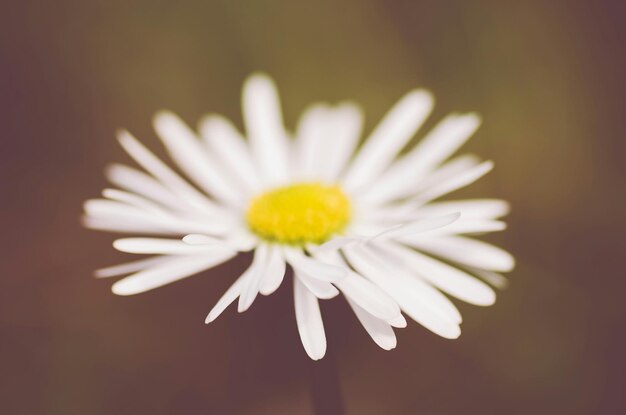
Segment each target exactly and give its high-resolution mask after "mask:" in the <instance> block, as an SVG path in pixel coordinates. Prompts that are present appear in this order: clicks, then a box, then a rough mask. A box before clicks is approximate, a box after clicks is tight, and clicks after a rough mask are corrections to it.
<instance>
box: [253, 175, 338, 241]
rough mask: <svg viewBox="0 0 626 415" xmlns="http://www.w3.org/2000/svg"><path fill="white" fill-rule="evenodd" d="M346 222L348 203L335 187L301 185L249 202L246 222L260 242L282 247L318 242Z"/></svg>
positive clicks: (325, 238)
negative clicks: (265, 241)
mask: <svg viewBox="0 0 626 415" xmlns="http://www.w3.org/2000/svg"><path fill="white" fill-rule="evenodd" d="M349 219H350V201H349V200H348V198H347V197H346V195H345V194H344V193H343V192H342V191H341V189H340V188H339V187H338V186H326V185H323V184H319V183H302V184H295V185H291V186H286V187H280V188H277V189H274V190H270V191H268V192H265V193H263V194H261V195H259V196H257V197H256V198H254V199H252V201H251V202H250V206H249V208H248V211H247V212H246V220H247V221H248V226H250V229H252V231H253V232H255V233H256V234H257V235H259V236H261V237H262V238H263V239H266V240H270V241H274V242H280V243H285V244H303V243H307V242H313V243H322V242H324V241H326V240H327V239H329V238H330V237H331V236H332V235H333V234H335V233H338V232H341V230H342V229H343V228H344V227H345V225H346V224H347V223H348V220H349Z"/></svg>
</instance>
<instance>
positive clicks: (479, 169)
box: [413, 161, 493, 204]
mask: <svg viewBox="0 0 626 415" xmlns="http://www.w3.org/2000/svg"><path fill="white" fill-rule="evenodd" d="M491 169H493V162H491V161H485V162H483V163H481V164H479V165H478V166H476V167H474V168H471V169H469V170H468V171H466V172H464V173H463V174H459V175H457V176H454V177H452V178H450V179H448V180H445V181H443V182H440V183H438V184H436V185H434V186H432V187H430V188H428V189H426V190H424V191H423V192H421V193H420V194H419V195H418V196H417V197H415V198H414V199H413V200H415V201H416V202H417V203H419V204H426V203H427V202H430V201H431V200H434V199H436V198H438V197H441V196H443V195H446V194H448V193H451V192H453V191H455V190H458V189H461V188H463V187H465V186H468V185H470V184H472V183H474V182H475V181H476V180H478V179H480V178H481V177H483V176H484V175H485V174H487V173H489V172H490V171H491Z"/></svg>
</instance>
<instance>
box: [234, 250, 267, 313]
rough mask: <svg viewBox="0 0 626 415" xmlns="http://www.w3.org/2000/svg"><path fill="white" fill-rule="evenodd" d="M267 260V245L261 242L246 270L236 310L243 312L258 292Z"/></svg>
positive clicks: (265, 270)
mask: <svg viewBox="0 0 626 415" xmlns="http://www.w3.org/2000/svg"><path fill="white" fill-rule="evenodd" d="M268 261H269V250H268V246H267V245H266V244H261V245H259V246H258V247H257V249H256V250H255V251H254V259H253V260H252V264H251V265H250V268H248V270H249V272H248V271H246V273H247V274H248V275H247V276H246V283H245V285H244V286H243V288H242V290H241V295H240V296H239V304H238V306H237V311H238V312H240V313H243V312H244V311H246V310H247V309H248V308H250V306H251V305H252V303H253V302H254V300H255V298H256V297H257V295H258V294H259V288H260V287H261V281H263V278H264V277H265V273H266V272H267V265H268Z"/></svg>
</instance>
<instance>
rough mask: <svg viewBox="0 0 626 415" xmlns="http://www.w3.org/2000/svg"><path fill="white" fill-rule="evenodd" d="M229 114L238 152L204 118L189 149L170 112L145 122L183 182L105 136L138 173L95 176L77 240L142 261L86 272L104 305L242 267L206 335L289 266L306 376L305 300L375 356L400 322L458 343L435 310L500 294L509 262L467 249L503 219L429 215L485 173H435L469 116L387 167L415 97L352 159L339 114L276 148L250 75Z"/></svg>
mask: <svg viewBox="0 0 626 415" xmlns="http://www.w3.org/2000/svg"><path fill="white" fill-rule="evenodd" d="M242 106H243V119H244V123H245V130H246V134H245V135H246V136H247V139H245V138H244V136H243V135H242V134H241V133H240V132H239V131H238V130H237V128H236V127H235V126H234V125H233V124H232V123H231V122H230V121H229V120H227V119H226V118H224V117H222V116H219V115H209V116H207V117H205V118H204V119H202V120H201V122H200V124H199V128H198V133H197V132H196V131H194V130H192V129H191V128H190V127H188V126H187V125H186V124H185V123H184V122H183V121H182V120H181V119H180V118H178V117H177V116H176V115H174V114H172V113H170V112H159V113H158V114H157V115H156V116H155V118H154V128H155V130H156V132H157V134H158V136H159V138H160V139H161V141H162V142H163V144H164V145H165V148H166V150H167V152H168V153H169V155H170V156H171V158H172V160H173V161H174V163H175V164H176V165H177V167H178V169H180V172H182V173H183V174H184V175H185V176H187V177H186V178H183V177H182V176H181V175H180V174H179V173H177V172H176V171H174V170H173V169H172V168H170V167H169V166H168V165H166V164H165V163H163V162H162V161H161V160H160V159H159V158H157V157H156V156H155V155H154V154H153V153H152V152H150V150H148V149H147V148H146V147H144V146H143V145H142V144H141V143H140V142H139V141H138V140H137V139H135V138H134V137H133V136H132V135H131V134H130V133H129V132H127V131H120V132H119V133H118V139H119V141H120V143H121V145H122V146H123V148H124V149H125V150H126V151H127V152H128V154H129V155H130V156H131V157H132V158H133V159H134V160H135V162H137V164H138V165H139V166H141V167H142V168H143V171H142V170H139V169H136V168H134V167H128V166H124V165H118V164H115V165H113V166H111V167H109V168H108V170H107V171H106V175H107V177H108V179H109V180H110V182H111V183H112V184H113V185H114V186H115V187H116V188H115V189H114V188H111V189H105V190H104V191H103V193H102V194H103V198H102V199H95V200H89V201H87V202H86V203H85V206H84V208H85V216H84V218H83V219H84V224H85V225H86V226H87V227H89V228H92V229H99V230H105V231H112V232H121V233H127V234H135V235H141V236H139V237H130V238H122V239H118V240H116V241H115V242H114V243H113V246H114V247H115V248H116V249H117V250H119V251H122V252H128V253H132V254H144V255H150V256H149V257H147V258H143V259H140V260H137V261H133V262H129V263H125V264H121V265H117V266H112V267H108V268H104V269H100V270H98V271H96V275H97V276H98V277H113V276H120V275H127V276H126V277H125V278H123V279H121V280H119V281H117V282H116V283H115V284H113V287H112V290H113V292H114V293H115V294H118V295H132V294H138V293H142V292H145V291H148V290H152V289H154V288H157V287H161V286H163V285H166V284H169V283H172V282H175V281H178V280H180V279H183V278H186V277H189V276H191V275H193V274H197V273H199V272H201V271H204V270H207V269H209V268H211V267H214V266H216V265H218V264H221V263H223V262H225V261H228V260H230V259H232V258H234V257H235V256H237V255H238V254H239V253H242V252H247V251H253V259H252V262H251V264H250V266H249V268H248V269H247V270H246V271H245V272H244V273H243V274H242V275H241V276H239V277H238V278H237V279H236V280H235V281H234V283H233V284H232V286H231V287H230V288H229V289H228V290H227V291H226V293H224V295H223V296H222V297H221V298H220V299H219V301H218V302H217V304H216V305H215V306H214V307H213V309H212V310H211V311H210V312H209V314H208V316H207V317H206V322H207V323H209V322H211V321H213V320H215V319H216V318H217V317H218V316H219V315H220V314H221V313H222V312H223V311H224V310H225V309H226V308H227V307H228V306H229V305H230V304H231V303H233V302H235V300H237V299H238V304H237V310H238V311H239V312H243V311H245V310H247V309H248V308H249V307H250V306H251V305H252V303H253V302H254V300H255V298H256V297H257V296H258V294H262V295H269V294H271V293H273V292H274V291H275V290H276V289H278V287H279V286H280V285H281V283H282V281H283V278H284V276H285V272H286V268H287V265H289V266H290V267H291V268H292V269H293V276H294V278H293V279H294V280H293V287H294V305H295V315H296V321H297V327H298V332H299V334H300V338H301V340H302V344H303V346H304V349H305V350H306V352H307V354H308V355H309V356H310V357H311V358H312V359H314V360H317V359H320V358H322V357H323V356H324V354H325V352H326V337H325V334H324V326H323V322H322V316H321V312H320V306H319V299H330V298H333V297H335V296H337V295H338V294H342V295H343V296H344V297H345V298H346V300H347V302H348V304H349V305H350V307H351V308H352V309H353V310H354V313H355V315H356V317H357V319H358V320H359V321H360V323H361V324H362V325H363V327H364V328H365V330H366V331H367V333H369V335H370V336H371V337H372V339H373V340H374V341H375V342H376V343H377V344H378V345H379V346H380V347H382V348H383V349H387V350H389V349H393V348H394V347H395V346H396V337H395V334H394V328H401V327H405V326H406V325H407V322H406V320H405V318H404V316H405V315H406V316H408V317H410V318H411V319H412V320H414V321H416V322H417V323H419V324H421V325H422V326H424V327H426V328H427V329H429V330H430V331H432V332H434V333H436V334H438V335H440V336H442V337H445V338H450V339H452V338H456V337H458V336H459V335H460V332H461V331H460V327H459V325H460V324H461V315H460V314H459V311H458V310H457V308H456V307H455V305H454V304H453V303H452V302H451V301H450V300H449V299H448V297H447V296H446V295H444V294H448V295H450V296H452V297H456V298H457V299H459V300H462V301H465V302H468V303H471V304H475V305H480V306H487V305H491V304H493V303H494V301H495V293H494V290H493V289H492V288H491V287H490V286H489V285H488V284H486V283H485V281H486V282H488V283H490V284H491V285H493V286H496V287H498V286H502V285H503V284H504V283H505V279H504V277H503V276H502V275H501V274H499V272H506V271H510V270H511V269H512V268H513V265H514V260H513V258H512V257H511V255H510V254H508V253H507V252H505V251H503V250H502V249H500V248H498V247H495V246H493V245H490V244H487V243H485V242H482V241H479V240H476V239H474V238H473V237H472V236H471V235H475V234H483V233H487V232H493V231H500V230H503V229H504V228H505V224H504V223H503V222H501V221H500V220H498V218H500V217H501V216H503V215H505V214H506V213H507V211H508V205H507V203H506V202H504V201H502V200H497V199H475V200H461V201H445V202H434V200H435V199H437V198H439V197H441V196H444V195H446V194H448V193H450V192H453V191H454V190H457V189H459V188H462V187H464V186H467V185H469V184H471V183H472V182H474V181H475V180H477V179H479V178H480V177H482V176H483V175H484V174H486V173H487V172H489V171H490V170H491V168H492V167H493V164H492V163H491V162H490V161H485V162H481V161H480V160H479V159H478V158H477V157H475V156H472V155H465V156H460V157H456V158H453V159H451V160H448V159H449V158H450V156H451V155H452V154H453V153H455V152H456V150H457V149H458V148H459V147H460V146H461V145H462V144H463V143H464V142H465V141H466V140H467V139H468V138H469V137H470V136H471V135H472V134H473V133H474V132H475V131H476V129H477V128H478V126H479V124H480V118H479V117H478V116H477V115H476V114H473V113H470V114H452V115H449V116H448V117H446V118H445V119H443V120H442V121H441V122H440V123H439V124H437V125H436V126H435V127H434V128H433V129H432V130H430V131H429V132H428V133H427V134H425V136H424V137H423V138H422V140H421V141H420V142H419V143H418V144H417V145H416V146H414V147H413V148H411V149H408V150H407V151H405V152H402V151H403V149H404V148H405V147H406V146H407V144H408V142H409V141H410V140H411V138H412V137H413V136H414V135H415V134H416V132H417V130H418V129H419V128H420V126H421V125H422V123H423V122H424V121H425V119H426V118H427V116H428V115H429V113H430V111H431V109H432V106H433V98H432V96H431V94H430V93H428V92H426V91H424V90H414V91H411V92H409V93H408V94H406V95H405V96H404V97H402V98H401V99H400V101H399V102H398V103H397V104H396V105H395V106H394V107H393V108H392V109H391V110H390V111H389V112H388V113H387V114H386V115H385V116H384V118H383V119H382V121H381V122H380V123H379V124H378V126H377V127H376V128H375V129H374V130H373V131H372V132H371V133H370V135H369V137H368V138H367V140H365V141H364V143H363V145H362V146H361V147H360V148H359V149H357V145H358V142H359V137H360V135H361V128H362V124H363V116H362V113H361V111H360V109H359V107H357V106H356V105H355V104H353V103H350V102H345V103H340V104H339V105H334V106H333V105H328V104H324V103H319V104H314V105H312V106H310V107H309V108H308V109H307V110H306V111H305V112H304V114H303V115H302V117H301V118H300V120H299V122H298V125H297V128H296V130H295V133H293V134H291V133H290V132H288V131H287V130H286V129H285V127H284V124H283V120H282V114H281V107H280V102H279V97H278V93H277V90H276V87H275V85H274V83H273V82H272V81H271V80H270V79H269V78H268V77H267V76H265V75H262V74H255V75H253V76H251V77H249V78H248V79H247V80H246V82H245V84H244V87H243V96H242ZM401 152H402V153H401Z"/></svg>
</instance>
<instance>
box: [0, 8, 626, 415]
mask: <svg viewBox="0 0 626 415" xmlns="http://www.w3.org/2000/svg"><path fill="white" fill-rule="evenodd" d="M622 4H623V2H618V1H616V2H609V1H595V2H592V1H586V2H583V1H525V2H496V1H477V2H465V1H463V2H461V1H445V2H435V1H427V2H418V1H394V2H391V1H389V2H384V1H377V0H346V1H342V2H336V1H328V0H322V1H318V2H299V1H263V2H262V1H256V2H255V1H248V2H244V1H226V0H223V1H213V2H208V1H197V2H178V1H176V2H175V1H108V2H106V1H71V0H59V1H37V2H35V1H20V2H13V3H7V4H5V5H4V7H3V11H2V15H1V17H0V31H1V32H2V36H0V47H1V49H0V52H1V53H0V87H1V88H0V91H1V92H0V105H1V110H2V111H1V114H2V120H1V121H2V133H1V134H0V137H1V139H2V151H1V153H0V169H1V173H2V188H1V191H2V204H1V205H2V220H3V226H2V229H3V236H4V237H3V238H2V239H3V240H4V242H3V260H2V264H1V265H0V267H1V272H0V356H1V357H0V360H1V364H0V412H1V413H6V414H173V413H176V414H196V413H198V414H199V413H202V414H207V413H208V414H283V413H284V414H310V413H311V409H310V407H311V399H310V394H309V384H308V382H309V381H308V377H309V373H310V371H311V367H310V366H311V363H310V362H309V361H308V358H307V357H306V354H305V353H304V351H303V350H302V347H301V345H300V344H299V339H298V335H297V331H296V326H295V318H294V315H293V304H292V299H291V288H290V284H289V283H288V284H285V285H284V286H283V287H281V289H280V290H279V291H278V292H277V293H276V294H275V295H273V296H271V297H269V298H261V299H260V300H259V301H257V302H256V303H255V305H254V306H253V307H252V309H251V310H250V311H249V312H248V313H245V314H243V315H238V314H237V313H236V312H235V311H234V310H232V309H229V310H228V311H227V312H226V313H225V314H224V315H223V316H222V317H221V318H220V319H219V320H218V321H216V322H215V323H213V324H212V325H210V326H208V327H207V326H205V325H204V324H203V319H204V316H205V315H206V313H207V312H208V310H210V308H211V307H212V306H213V304H214V303H215V302H216V301H217V299H218V298H219V297H220V296H221V294H222V292H223V291H224V290H225V289H226V288H227V287H228V286H229V284H230V283H231V281H232V280H233V278H234V277H235V275H238V274H237V273H238V272H240V271H241V270H242V269H244V268H245V266H246V261H247V260H248V259H246V258H244V259H241V260H239V261H236V262H233V263H230V264H227V265H224V266H222V267H220V268H217V269H215V270H212V271H210V272H206V273H204V274H201V275H200V276H196V277H193V278H190V279H188V280H185V281H183V282H180V283H177V284H173V285H171V286H168V287H167V288H162V289H159V290H156V291H153V292H149V293H145V294H142V295H139V296H136V297H128V298H122V297H116V296H114V295H112V294H111V293H110V284H111V281H110V280H95V279H93V278H92V277H91V275H92V270H93V269H95V268H98V267H101V266H105V265H109V264H114V263H116V262H121V261H123V260H125V259H126V256H124V255H123V254H120V253H116V252H114V251H113V249H112V248H111V246H110V243H111V241H112V240H113V239H114V236H113V235H107V234H102V233H95V232H90V231H86V230H84V229H82V228H81V227H80V226H79V220H78V219H79V216H80V210H81V203H82V201H83V200H85V199H87V198H90V197H94V196H97V195H98V193H99V191H100V190H101V189H102V188H103V187H104V186H105V181H104V178H103V175H102V170H103V168H104V167H105V166H106V165H107V164H108V163H110V162H113V161H122V162H128V161H129V159H128V157H127V156H126V155H125V154H123V152H122V150H121V149H120V148H119V147H118V146H117V143H116V141H115V139H114V131H115V130H116V129H117V128H119V127H126V128H128V129H130V130H131V131H132V132H133V133H134V134H136V135H137V136H138V137H140V138H141V139H142V140H143V141H144V143H146V144H148V145H149V146H150V147H151V148H152V149H155V150H156V151H157V153H158V154H163V153H162V151H161V148H160V145H159V143H158V142H157V140H156V137H155V134H154V133H153V131H152V130H151V125H150V124H151V117H152V115H153V113H154V112H155V111H157V110H158V109H161V108H167V109H171V110H173V111H175V112H177V113H179V114H180V115H181V116H182V117H183V118H184V119H186V120H187V121H188V122H190V123H192V124H195V122H196V121H197V120H198V119H199V117H200V116H201V115H203V114H205V113H207V112H211V111H215V112H220V113H223V114H225V115H227V116H229V117H231V118H232V119H234V120H235V121H236V122H237V123H238V124H239V125H241V115H240V110H239V94H240V88H241V83H242V81H243V79H244V78H245V76H246V75H247V74H249V73H250V72H252V71H254V70H263V71H266V72H268V73H269V74H271V75H272V76H273V77H274V78H275V79H276V81H277V83H278V85H279V88H280V89H281V93H282V100H283V105H284V110H285V114H286V115H285V119H286V122H287V124H288V125H289V126H290V127H293V126H294V124H295V121H296V120H297V116H298V114H299V113H300V112H301V111H302V110H303V109H304V107H305V106H306V105H307V104H308V103H310V102H311V101H315V100H326V101H338V100H343V99H346V98H351V99H355V100H356V101H358V102H359V103H361V104H362V106H363V107H364V109H365V112H366V117H367V130H369V129H371V127H372V126H373V125H374V124H375V123H376V122H377V121H378V120H379V119H380V117H381V116H382V115H383V114H384V112H385V111H386V110H387V109H388V108H389V107H390V106H391V105H392V104H393V103H394V102H395V101H396V100H397V99H398V98H399V97H400V96H401V95H402V94H403V93H405V92H406V91H408V90H409V89H411V88H414V87H418V86H422V87H426V88H428V89H430V90H431V91H433V92H434V94H435V96H436V98H437V107H436V110H435V112H434V114H433V116H432V117H431V119H430V121H429V124H428V126H432V125H433V124H434V123H435V122H436V121H437V120H438V119H439V118H441V117H442V116H443V115H445V114H446V113H448V112H450V111H455V110H459V111H470V110H476V111H478V112H480V113H481V114H482V115H483V118H484V123H483V127H481V129H480V130H479V132H478V133H477V134H476V136H475V137H474V138H473V140H472V141H471V142H470V143H469V144H468V145H467V146H466V147H465V148H464V151H470V152H476V153H478V154H480V155H481V156H483V157H484V158H487V159H493V160H494V161H495V162H496V169H495V171H494V172H493V173H491V174H490V175H488V176H487V177H486V178H485V179H483V180H482V181H481V182H480V183H477V184H476V185H474V186H472V187H471V188H470V189H466V190H463V191H461V192H458V193H457V194H455V195H454V196H458V197H464V196H484V197H487V196H489V197H501V198H505V199H507V200H509V201H510V202H511V203H512V206H513V212H512V214H511V216H510V217H509V218H508V221H509V224H510V227H509V229H508V230H507V231H506V232H505V233H503V234H499V235H495V236H493V237H490V238H488V239H490V240H491V241H494V242H497V243H499V244H502V245H503V246H505V247H506V248H507V249H509V250H510V251H511V252H513V253H514V254H515V255H516V257H517V258H518V263H519V265H518V267H517V269H516V270H515V271H514V272H513V273H512V274H511V275H510V285H509V287H508V289H506V290H505V291H503V292H502V293H501V294H500V296H499V299H498V302H497V303H496V305H495V306H493V307H491V308H478V307H471V306H466V305H464V304H460V305H459V307H460V308H461V311H462V312H463V314H464V317H465V321H464V324H463V330H464V333H463V335H462V336H461V338H460V339H459V340H457V341H447V340H443V339H440V338H438V337H436V336H434V335H432V334H431V333H429V332H427V331H426V330H424V329H422V328H421V327H419V326H418V325H417V324H410V326H409V327H408V328H407V329H404V330H400V331H398V338H399V345H398V348H397V349H396V350H394V351H392V352H384V351H382V350H379V349H378V348H377V347H376V346H375V345H374V343H373V342H371V341H370V340H369V339H368V337H367V335H366V334H365V332H364V330H363V329H362V328H361V327H360V326H359V324H358V322H357V321H356V319H355V318H354V316H353V315H352V314H351V312H350V311H349V309H348V307H347V306H346V304H345V302H343V300H340V299H335V300H332V301H326V302H324V303H323V305H322V307H323V310H322V311H323V314H324V318H325V323H326V327H327V337H328V342H329V348H330V349H331V350H332V353H333V355H334V359H335V360H336V364H337V367H338V370H339V374H340V379H341V386H342V391H343V397H344V400H345V406H346V410H347V412H348V413H349V414H364V415H367V414H430V415H437V414H468V415H469V414H500V413H506V414H528V413H538V414H619V413H625V412H624V407H625V402H624V400H625V398H624V393H623V392H624V387H625V382H624V378H623V376H624V372H625V371H626V364H625V360H624V350H625V341H624V340H625V339H626V331H625V328H626V324H625V323H626V312H625V309H624V300H623V298H624V290H625V288H626V286H625V284H624V271H623V266H622V263H621V260H622V259H623V258H624V253H625V252H624V246H625V244H624V231H625V230H626V226H625V224H626V223H625V222H626V220H625V219H624V213H625V212H626V209H625V207H626V203H625V202H626V200H625V196H624V185H625V182H626V180H625V179H626V174H625V167H624V162H623V160H622V159H623V157H624V155H625V153H626V145H625V144H624V142H625V133H626V123H625V122H624V115H623V113H624V104H625V103H626V99H625V96H626V87H625V81H624V79H623V76H624V73H625V70H626V58H625V55H624V44H625V41H626V25H625V24H624V21H625V16H626V15H625V13H624V8H623V6H622ZM268 333H269V334H268Z"/></svg>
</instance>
